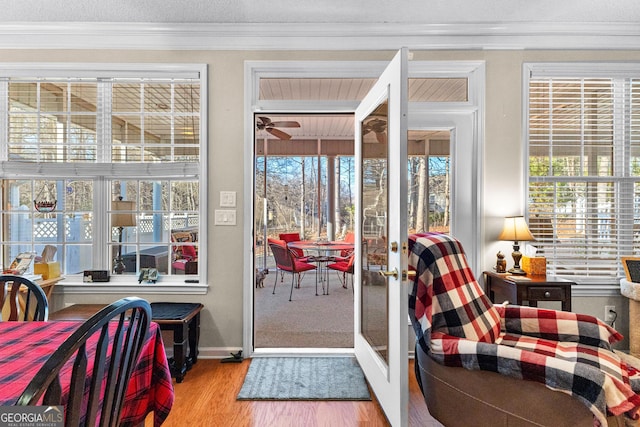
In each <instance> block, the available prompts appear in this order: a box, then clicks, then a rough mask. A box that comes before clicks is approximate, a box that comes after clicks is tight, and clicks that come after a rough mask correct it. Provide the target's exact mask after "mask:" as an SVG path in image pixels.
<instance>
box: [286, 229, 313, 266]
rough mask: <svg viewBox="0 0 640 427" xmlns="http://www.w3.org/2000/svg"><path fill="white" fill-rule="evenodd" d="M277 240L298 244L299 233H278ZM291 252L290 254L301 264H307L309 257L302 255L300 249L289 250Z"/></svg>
mask: <svg viewBox="0 0 640 427" xmlns="http://www.w3.org/2000/svg"><path fill="white" fill-rule="evenodd" d="M278 238H279V239H280V240H284V241H285V243H290V242H299V241H300V240H301V239H300V233H280V234H279V235H278ZM289 249H290V250H291V252H293V256H295V257H296V258H297V259H298V261H302V262H309V257H307V256H306V255H305V254H304V251H303V250H302V249H299V248H289Z"/></svg>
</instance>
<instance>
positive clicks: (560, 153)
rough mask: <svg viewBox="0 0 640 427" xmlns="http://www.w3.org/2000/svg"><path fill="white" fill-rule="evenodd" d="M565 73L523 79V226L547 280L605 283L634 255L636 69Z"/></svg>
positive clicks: (638, 208)
mask: <svg viewBox="0 0 640 427" xmlns="http://www.w3.org/2000/svg"><path fill="white" fill-rule="evenodd" d="M567 67H572V66H571V65H567ZM573 67H574V69H572V70H571V71H573V73H570V72H568V71H567V70H563V71H562V72H558V73H557V77H555V76H554V75H553V74H554V73H553V72H549V71H548V70H545V71H544V72H540V73H539V74H540V75H536V70H537V68H536V67H532V72H531V74H530V76H529V79H528V92H527V95H528V99H527V119H528V126H527V142H528V166H529V168H528V172H529V185H528V216H529V225H530V228H531V231H532V233H533V234H534V236H535V237H536V242H534V244H535V246H537V247H538V250H539V253H540V254H542V255H544V256H546V258H547V270H548V272H549V273H550V274H554V275H558V276H565V277H569V278H571V279H572V280H575V281H576V282H578V283H590V282H593V283H600V284H610V283H614V282H617V281H618V280H619V278H620V277H621V276H622V275H623V274H624V272H623V270H622V265H621V262H620V259H621V257H622V256H633V255H636V256H637V255H640V239H639V238H638V230H639V229H640V186H639V185H640V123H639V121H640V80H638V79H637V78H640V69H639V70H637V71H636V70H630V72H625V73H620V72H617V71H616V69H615V66H612V67H611V72H610V73H609V74H610V76H609V77H604V75H606V74H607V73H604V72H603V68H602V66H601V65H599V66H596V67H594V68H591V69H590V68H589V67H588V66H586V65H585V67H584V69H580V67H576V66H575V65H573ZM542 68H544V67H542ZM542 68H540V69H542ZM594 69H596V71H597V73H594V72H593V71H594ZM634 74H635V76H636V77H637V78H636V77H634Z"/></svg>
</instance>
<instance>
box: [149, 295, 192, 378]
mask: <svg viewBox="0 0 640 427" xmlns="http://www.w3.org/2000/svg"><path fill="white" fill-rule="evenodd" d="M202 307H203V305H202V304H200V303H185V302H152V303H151V313H152V315H151V318H152V320H153V321H154V322H156V323H157V324H158V325H160V329H161V330H163V331H164V330H170V331H173V358H172V359H169V366H170V367H171V373H172V374H173V375H174V376H175V377H176V382H179V383H181V382H182V380H183V379H184V376H185V374H186V373H187V371H188V370H189V369H191V366H192V365H195V364H196V362H198V341H199V340H200V310H202ZM187 344H188V345H189V355H188V356H187Z"/></svg>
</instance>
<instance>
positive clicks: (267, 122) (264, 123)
mask: <svg viewBox="0 0 640 427" xmlns="http://www.w3.org/2000/svg"><path fill="white" fill-rule="evenodd" d="M258 118H259V119H260V121H261V122H262V126H269V125H270V124H271V119H270V118H269V117H258Z"/></svg>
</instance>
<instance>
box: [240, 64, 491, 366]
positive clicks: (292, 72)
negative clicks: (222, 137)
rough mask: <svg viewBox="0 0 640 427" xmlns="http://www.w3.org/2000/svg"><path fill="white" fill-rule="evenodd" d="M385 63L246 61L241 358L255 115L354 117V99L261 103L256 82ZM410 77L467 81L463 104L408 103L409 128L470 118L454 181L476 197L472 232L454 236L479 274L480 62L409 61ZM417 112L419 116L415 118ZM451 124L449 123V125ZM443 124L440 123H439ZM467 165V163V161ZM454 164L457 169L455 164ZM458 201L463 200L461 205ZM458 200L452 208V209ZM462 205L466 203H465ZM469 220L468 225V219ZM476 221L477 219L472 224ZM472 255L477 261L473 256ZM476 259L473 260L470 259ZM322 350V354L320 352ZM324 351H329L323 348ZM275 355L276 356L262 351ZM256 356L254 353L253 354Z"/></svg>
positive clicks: (353, 71) (352, 72) (249, 346)
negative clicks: (427, 118) (439, 118)
mask: <svg viewBox="0 0 640 427" xmlns="http://www.w3.org/2000/svg"><path fill="white" fill-rule="evenodd" d="M387 64H388V62H387V61H246V62H245V67H244V68H245V72H244V80H245V84H244V93H245V95H244V129H245V133H244V135H245V144H244V152H245V156H244V158H245V163H244V177H245V182H244V187H243V188H244V190H243V191H244V197H243V224H244V230H243V234H244V237H243V239H244V241H245V242H248V243H247V245H246V246H244V248H243V249H244V253H243V265H244V268H243V316H242V318H243V327H242V329H243V355H244V356H245V357H252V356H254V349H253V322H254V318H253V283H252V280H253V271H254V269H255V267H254V264H253V247H252V244H251V243H250V242H253V234H252V233H253V225H254V224H253V209H254V206H253V184H254V183H253V174H254V163H253V162H254V120H253V114H254V113H255V112H265V113H267V112H268V113H288V114H291V113H336V112H338V113H353V112H354V111H355V109H356V107H357V106H358V104H359V102H358V101H346V102H344V101H343V102H326V101H320V102H317V101H312V102H306V101H261V100H259V84H260V79H261V78H287V77H288V78H321V77H324V78H376V79H377V78H378V77H379V76H380V74H381V73H382V71H383V70H384V68H385V67H386V65H387ZM409 77H410V78H413V77H416V78H418V77H423V78H426V77H430V78H437V77H442V78H451V77H466V78H467V79H468V84H469V100H468V101H467V102H452V103H447V104H445V105H443V103H410V104H409V129H417V128H419V127H420V126H419V124H418V123H417V122H416V120H415V117H417V118H418V119H419V118H420V114H422V112H424V114H428V113H429V112H431V113H435V112H443V113H444V114H446V113H451V114H471V115H473V136H472V140H469V141H466V143H467V144H469V145H470V146H465V147H461V148H460V150H458V152H460V153H466V154H468V155H470V156H471V157H472V158H470V159H467V162H471V164H469V163H467V164H466V165H464V166H462V167H460V168H459V169H460V174H462V175H463V176H461V177H458V178H456V179H457V182H459V183H460V185H463V186H464V185H465V183H466V185H467V186H468V188H469V191H470V193H471V194H473V195H474V196H475V197H473V198H469V199H467V200H466V204H467V205H469V204H471V206H468V207H465V210H466V221H468V225H469V226H470V229H469V230H467V231H465V235H464V236H460V235H457V236H456V237H458V238H459V239H460V240H461V241H462V242H463V243H464V245H465V248H469V249H468V250H467V252H468V254H470V255H471V256H470V257H469V264H470V266H471V268H472V269H473V270H474V271H479V270H478V266H479V262H480V260H482V259H483V253H482V252H483V251H482V248H481V245H480V242H481V241H482V240H481V237H482V227H481V212H482V196H481V191H482V153H483V149H482V147H483V135H484V131H483V130H484V126H483V120H484V116H483V108H484V93H485V84H484V82H485V64H484V61H410V63H409ZM415 114H418V115H415ZM414 115H415V116H414ZM449 123H451V122H449ZM443 124H444V123H443ZM465 163H466V162H465ZM454 166H455V165H454ZM459 202H462V201H459ZM455 203H456V201H454V204H452V206H454V207H455V206H456V204H455ZM465 206H466V205H465ZM470 219H471V221H469V220H470ZM474 219H475V221H474ZM473 255H475V257H474V256H473ZM474 258H475V259H474ZM321 350H323V349H310V350H307V351H305V349H291V352H287V353H288V354H300V353H312V354H318V353H320V351H321ZM323 352H324V351H323ZM326 352H327V353H330V352H331V351H330V350H329V349H327V351H326ZM260 354H269V355H273V354H275V353H270V352H266V351H264V352H260ZM255 355H258V354H255Z"/></svg>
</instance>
